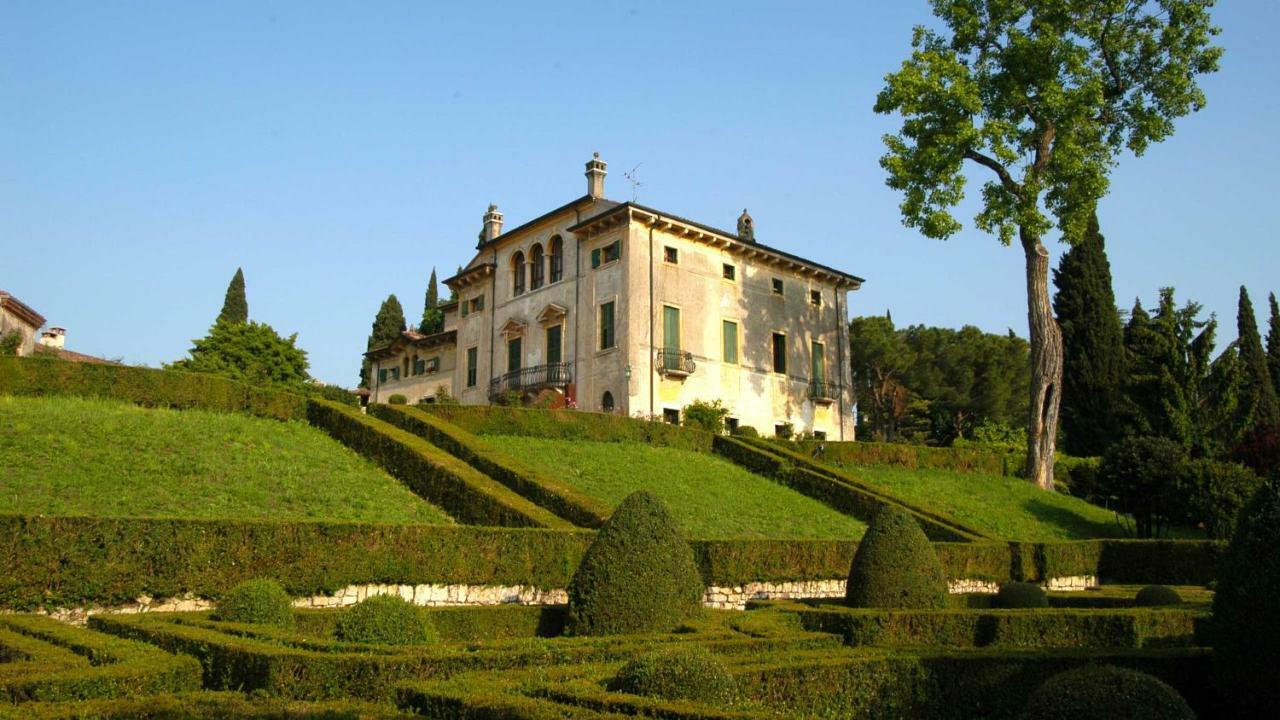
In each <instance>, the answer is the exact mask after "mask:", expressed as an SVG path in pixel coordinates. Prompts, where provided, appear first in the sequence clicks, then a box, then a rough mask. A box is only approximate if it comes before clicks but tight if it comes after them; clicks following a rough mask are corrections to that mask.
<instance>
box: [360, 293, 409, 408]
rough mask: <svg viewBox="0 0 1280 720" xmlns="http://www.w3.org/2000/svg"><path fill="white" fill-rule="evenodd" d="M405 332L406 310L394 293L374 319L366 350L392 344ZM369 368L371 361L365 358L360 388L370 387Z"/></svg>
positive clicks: (383, 303)
mask: <svg viewBox="0 0 1280 720" xmlns="http://www.w3.org/2000/svg"><path fill="white" fill-rule="evenodd" d="M404 330H405V323H404V308H402V307H401V306H400V300H399V299H397V298H396V296H395V294H394V293H393V294H391V295H388V296H387V299H386V300H383V301H382V306H381V307H379V308H378V314H377V315H376V316H374V318H373V328H372V330H371V331H370V333H369V341H368V342H367V343H366V344H365V350H372V349H374V348H376V347H381V346H383V345H386V344H388V343H390V342H391V341H393V340H395V339H396V338H398V337H400V333H402V332H404ZM369 367H370V366H369V360H368V358H365V359H364V360H363V362H362V363H361V364H360V387H369Z"/></svg>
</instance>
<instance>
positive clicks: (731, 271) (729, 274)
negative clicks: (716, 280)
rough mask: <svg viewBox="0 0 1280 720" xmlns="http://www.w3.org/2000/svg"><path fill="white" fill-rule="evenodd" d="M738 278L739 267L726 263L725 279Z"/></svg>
mask: <svg viewBox="0 0 1280 720" xmlns="http://www.w3.org/2000/svg"><path fill="white" fill-rule="evenodd" d="M737 278H738V268H736V267H734V266H732V265H730V264H729V263H725V264H724V279H725V280H736V279H737Z"/></svg>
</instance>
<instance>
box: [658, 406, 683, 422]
mask: <svg viewBox="0 0 1280 720" xmlns="http://www.w3.org/2000/svg"><path fill="white" fill-rule="evenodd" d="M662 419H663V421H665V422H667V423H670V424H672V425H679V424H680V411H679V410H677V409H675V408H663V409H662Z"/></svg>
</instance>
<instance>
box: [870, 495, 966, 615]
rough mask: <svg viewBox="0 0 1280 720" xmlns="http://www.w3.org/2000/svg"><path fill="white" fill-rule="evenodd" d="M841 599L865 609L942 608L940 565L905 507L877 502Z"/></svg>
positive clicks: (943, 579)
mask: <svg viewBox="0 0 1280 720" xmlns="http://www.w3.org/2000/svg"><path fill="white" fill-rule="evenodd" d="M845 601H846V602H847V603H848V604H849V605H851V606H852V607H868V608H941V607H946V603H947V581H946V577H945V576H944V575H943V573H942V564H941V563H940V562H938V555H937V553H935V552H934V550H933V546H932V545H930V544H929V539H928V538H926V537H925V534H924V531H923V530H921V529H920V526H919V525H918V524H917V523H916V521H915V519H914V518H912V517H911V515H910V514H909V513H907V512H906V511H905V510H903V509H901V508H898V507H895V506H893V505H882V506H881V507H880V509H879V510H878V511H877V512H876V514H875V515H874V516H873V517H872V518H871V524H870V526H869V527H868V528H867V533H866V534H865V535H863V536H862V541H861V542H859V543H858V551H857V553H855V554H854V556H853V565H852V567H851V568H850V570H849V582H848V585H847V588H846V591H845Z"/></svg>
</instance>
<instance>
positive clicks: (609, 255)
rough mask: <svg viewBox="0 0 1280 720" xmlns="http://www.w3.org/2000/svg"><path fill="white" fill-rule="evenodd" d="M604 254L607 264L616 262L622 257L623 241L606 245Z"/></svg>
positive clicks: (615, 241)
mask: <svg viewBox="0 0 1280 720" xmlns="http://www.w3.org/2000/svg"><path fill="white" fill-rule="evenodd" d="M603 252H604V261H605V262H607V263H608V262H613V261H614V260H617V259H618V258H620V257H622V241H621V240H614V241H613V242H611V243H609V244H608V245H605V246H604V248H603Z"/></svg>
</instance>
